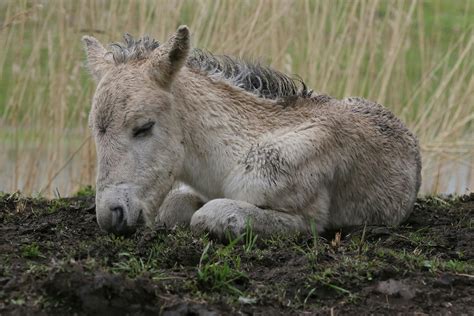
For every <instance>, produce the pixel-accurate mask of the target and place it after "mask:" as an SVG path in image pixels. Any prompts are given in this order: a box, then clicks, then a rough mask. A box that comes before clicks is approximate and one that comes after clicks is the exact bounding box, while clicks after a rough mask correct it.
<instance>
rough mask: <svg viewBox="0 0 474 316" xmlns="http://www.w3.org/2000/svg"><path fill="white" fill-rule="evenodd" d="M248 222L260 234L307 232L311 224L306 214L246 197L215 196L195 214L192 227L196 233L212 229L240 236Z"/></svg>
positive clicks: (218, 235) (216, 233)
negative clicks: (254, 202)
mask: <svg viewBox="0 0 474 316" xmlns="http://www.w3.org/2000/svg"><path fill="white" fill-rule="evenodd" d="M248 223H249V224H250V225H251V227H252V229H253V232H254V233H255V234H258V235H259V236H261V237H263V236H269V235H272V234H275V233H277V234H287V233H298V232H301V233H306V232H309V231H310V224H309V222H308V221H306V220H305V219H304V218H303V217H302V216H299V215H293V214H288V213H283V212H278V211H274V210H269V209H262V208H259V207H257V206H255V205H252V204H250V203H247V202H243V201H236V200H230V199H215V200H211V201H209V202H208V203H206V204H205V205H204V206H203V207H201V208H200V209H199V210H198V211H196V212H195V213H194V215H193V216H192V218H191V229H192V230H193V231H194V232H196V233H202V232H209V233H210V234H211V235H212V236H213V237H216V238H218V239H225V238H226V237H227V236H226V234H227V233H230V234H232V235H233V236H239V235H241V234H243V233H244V232H245V230H246V227H247V225H248Z"/></svg>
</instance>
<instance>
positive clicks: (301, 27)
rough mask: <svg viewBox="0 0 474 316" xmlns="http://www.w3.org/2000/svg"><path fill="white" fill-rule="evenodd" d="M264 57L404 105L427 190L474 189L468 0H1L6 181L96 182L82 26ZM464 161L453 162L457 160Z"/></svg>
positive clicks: (12, 185) (309, 77) (332, 89)
mask: <svg viewBox="0 0 474 316" xmlns="http://www.w3.org/2000/svg"><path fill="white" fill-rule="evenodd" d="M180 24H187V25H188V26H190V28H191V30H192V35H193V43H194V45H195V46H197V47H201V48H204V49H207V50H209V51H212V52H214V53H227V54H233V55H238V56H244V57H246V58H250V59H257V60H261V61H263V62H266V63H269V64H271V65H272V66H274V67H275V68H277V69H280V70H282V71H284V72H287V73H289V74H298V75H299V76H300V77H301V78H303V79H304V80H305V81H306V82H307V83H308V84H309V86H310V87H311V88H313V89H314V90H316V91H318V92H324V93H327V94H330V95H333V96H336V97H343V96H351V95H358V96H363V97H365V98H368V99H371V100H374V101H377V102H379V103H382V104H384V105H386V106H387V107H389V108H390V109H392V110H393V111H394V112H395V113H397V115H399V116H400V117H401V118H402V119H403V120H404V121H405V122H406V123H407V124H408V125H409V126H410V128H411V129H412V130H413V131H414V132H415V133H416V134H417V135H418V137H419V138H420V140H421V144H422V150H423V162H424V179H425V182H424V185H423V190H424V192H438V191H445V190H448V188H451V189H452V188H453V184H452V181H454V182H455V184H454V187H456V185H457V186H458V187H456V190H457V191H460V192H462V191H464V190H465V188H463V187H459V186H460V185H467V186H469V185H470V186H471V189H472V188H473V184H474V180H473V178H472V176H471V173H472V168H473V162H474V161H473V160H472V159H473V158H472V157H473V153H474V137H473V136H474V133H473V119H474V111H473V108H474V76H473V70H474V53H473V52H474V50H473V45H474V33H473V27H474V2H472V1H451V2H450V1H442V0H438V1H437V0H433V1H377V0H372V1H322V0H321V1H316V0H315V1H310V0H272V1H270V0H261V1H247V0H241V1H233V0H226V1H211V0H209V1H205V0H201V1H187V0H174V1H167V0H160V1H156V0H150V1H138V0H130V1H106V0H97V1H95V0H77V1H66V0H63V1H27V0H19V1H17V0H6V1H2V2H1V3H0V43H2V48H1V50H0V75H1V77H0V146H1V147H0V190H5V191H10V190H17V189H20V190H22V191H25V192H27V193H33V192H38V191H42V192H43V193H44V194H47V195H51V194H54V193H56V194H60V195H65V194H70V193H71V192H73V191H74V190H76V189H77V188H78V187H79V186H82V185H85V184H93V182H94V174H95V169H94V168H95V166H94V165H95V152H94V145H93V141H92V140H91V138H90V136H89V132H88V130H87V115H88V111H89V108H90V100H91V95H92V93H93V90H94V84H93V82H92V81H91V79H90V78H89V76H88V75H87V74H86V71H85V70H84V68H83V61H84V54H83V50H82V46H81V41H80V38H81V36H82V35H84V34H90V35H94V36H96V37H97V38H99V39H100V40H101V41H103V42H105V43H108V42H112V41H117V40H119V39H120V38H121V35H122V34H123V33H124V32H129V33H131V34H133V35H143V34H149V35H151V36H153V37H155V38H157V39H161V40H164V39H165V38H166V37H167V36H168V35H169V34H171V33H172V32H173V31H174V30H175V29H176V27H177V26H178V25H180ZM457 164H459V165H457Z"/></svg>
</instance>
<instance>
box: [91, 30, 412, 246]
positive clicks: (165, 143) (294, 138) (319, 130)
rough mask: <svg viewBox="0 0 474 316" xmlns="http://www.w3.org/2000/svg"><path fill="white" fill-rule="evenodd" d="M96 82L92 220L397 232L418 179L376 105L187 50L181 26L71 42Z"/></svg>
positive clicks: (404, 146) (398, 135)
mask: <svg viewBox="0 0 474 316" xmlns="http://www.w3.org/2000/svg"><path fill="white" fill-rule="evenodd" d="M83 41H84V43H85V48H86V53H87V59H88V68H89V70H90V73H91V74H92V76H93V77H94V79H95V80H96V82H97V83H98V85H97V90H96V92H95V95H94V98H93V101H92V110H91V112H90V117H89V125H90V128H91V130H92V133H93V135H94V138H95V142H96V147H97V156H98V173H97V185H96V190H97V194H96V207H97V220H98V223H99V225H100V227H101V228H102V229H104V230H106V231H111V232H115V233H126V232H130V231H133V230H134V229H135V228H136V227H137V225H138V224H140V223H146V224H147V225H153V224H154V223H155V221H156V220H157V221H159V222H161V223H164V224H166V225H175V224H185V225H190V226H191V228H192V229H193V230H194V231H197V232H202V231H207V232H210V233H211V234H212V235H214V236H216V237H218V238H221V237H224V234H225V232H226V231H229V232H230V233H233V234H235V235H237V234H240V233H241V232H242V231H243V230H244V229H245V226H246V223H247V222H248V221H250V223H251V225H252V226H253V229H254V231H255V232H256V233H257V234H260V235H269V234H272V233H276V232H279V233H290V232H306V231H308V230H309V227H310V223H312V222H314V225H315V226H316V229H317V230H318V231H323V230H325V229H334V228H340V227H345V226H354V225H361V224H364V223H367V224H386V225H397V224H399V223H400V222H401V221H403V220H404V219H405V218H406V217H407V216H408V215H409V214H410V212H411V210H412V208H413V204H414V202H415V199H416V196H417V192H418V190H419V187H420V182H421V175H420V171H421V161H420V151H419V146H418V142H417V139H416V138H415V136H414V135H413V134H412V133H411V132H410V131H409V130H408V129H407V128H406V127H405V125H404V124H403V123H402V122H401V121H400V120H399V119H397V118H396V117H395V116H394V115H393V114H392V113H391V112H389V111H388V110H387V109H385V108H384V107H383V106H381V105H379V104H377V103H374V102H370V101H367V100H364V99H361V98H346V99H343V100H337V99H334V98H332V97H329V96H326V95H317V94H314V93H312V92H311V91H310V90H308V89H307V88H306V86H305V85H304V83H302V82H300V81H296V80H294V79H291V78H289V77H288V76H286V75H284V74H282V73H279V72H277V71H275V70H272V69H270V68H268V67H264V66H260V65H258V64H251V63H247V62H243V61H240V60H238V59H235V58H232V57H228V56H214V55H211V54H208V53H204V52H202V51H200V50H196V49H193V50H192V49H190V35H189V30H188V28H187V27H186V26H181V27H179V28H178V30H177V32H176V33H175V34H174V35H173V36H172V37H171V38H170V39H169V40H168V41H167V42H166V43H164V44H162V45H160V44H159V43H158V42H156V41H155V40H153V39H150V38H148V37H144V38H141V39H138V40H134V39H133V38H131V37H130V36H128V35H126V36H125V43H123V44H120V43H118V44H113V45H111V50H110V51H107V50H106V49H105V48H104V47H103V46H102V45H101V44H100V43H99V42H98V41H97V40H96V39H95V38H93V37H89V36H85V37H84V38H83Z"/></svg>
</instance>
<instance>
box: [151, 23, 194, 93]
mask: <svg viewBox="0 0 474 316" xmlns="http://www.w3.org/2000/svg"><path fill="white" fill-rule="evenodd" d="M190 46H191V44H190V36H189V29H188V27H187V26H186V25H181V26H180V27H179V28H178V30H177V31H176V33H175V34H174V35H173V36H171V38H170V39H169V40H168V41H167V42H166V43H165V44H163V46H161V47H160V48H159V49H156V50H155V52H154V54H153V55H152V56H151V57H150V61H151V63H150V64H151V69H150V73H151V75H152V77H153V78H154V79H155V80H156V81H157V82H158V83H159V84H160V85H161V86H162V87H164V88H167V87H169V86H170V84H171V82H173V78H174V76H175V75H176V74H177V73H178V71H179V70H180V69H181V67H182V66H183V65H184V63H185V62H186V58H187V57H188V53H189V49H190Z"/></svg>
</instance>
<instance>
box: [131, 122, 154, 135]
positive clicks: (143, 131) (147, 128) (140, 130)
mask: <svg viewBox="0 0 474 316" xmlns="http://www.w3.org/2000/svg"><path fill="white" fill-rule="evenodd" d="M153 125H155V122H148V123H146V124H144V125H142V126H139V127H135V128H134V129H133V137H143V136H146V135H148V134H150V132H151V129H152V127H153Z"/></svg>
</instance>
